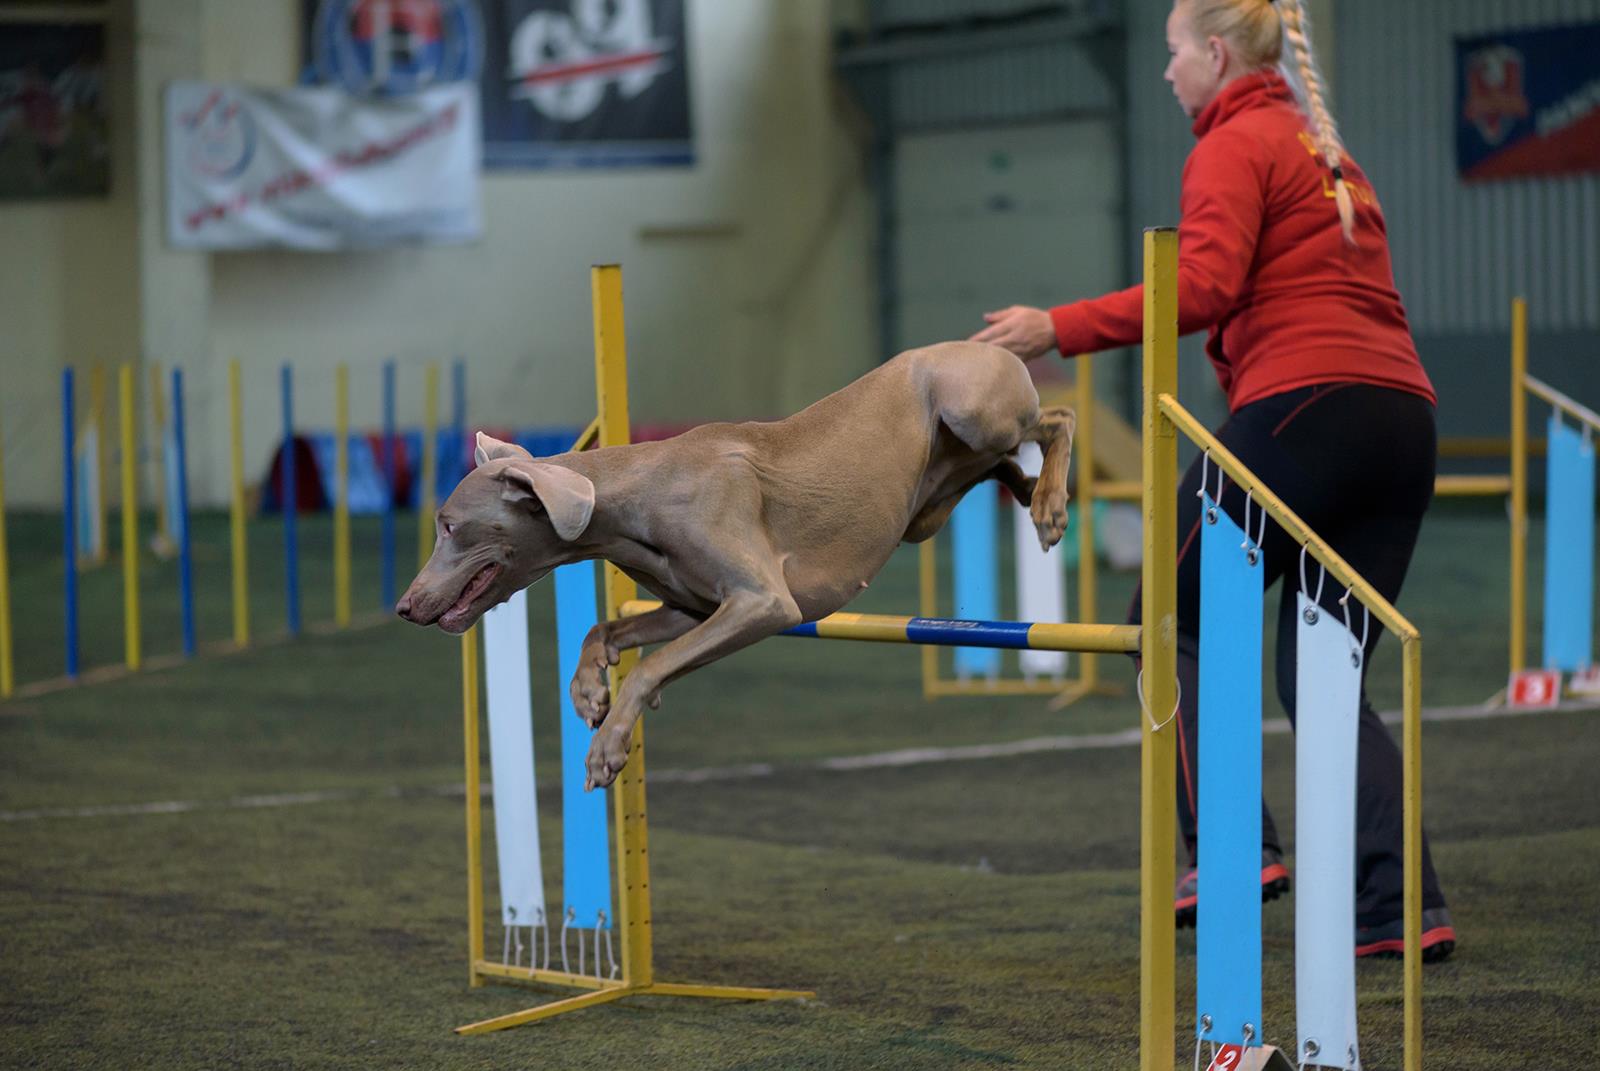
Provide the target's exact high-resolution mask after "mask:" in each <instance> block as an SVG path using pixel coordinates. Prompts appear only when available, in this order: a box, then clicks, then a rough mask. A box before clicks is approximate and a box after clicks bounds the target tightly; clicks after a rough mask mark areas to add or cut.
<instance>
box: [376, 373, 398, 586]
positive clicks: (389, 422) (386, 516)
mask: <svg viewBox="0 0 1600 1071" xmlns="http://www.w3.org/2000/svg"><path fill="white" fill-rule="evenodd" d="M399 449H400V444H399V442H397V441H396V440H395V437H394V362H393V361H384V362H383V578H382V582H381V584H380V585H379V586H380V588H381V590H380V591H379V594H378V598H379V599H380V600H381V602H382V604H383V609H384V610H385V611H388V610H389V609H390V608H391V607H392V606H394V493H395V453H396V452H397V451H398V450H399Z"/></svg>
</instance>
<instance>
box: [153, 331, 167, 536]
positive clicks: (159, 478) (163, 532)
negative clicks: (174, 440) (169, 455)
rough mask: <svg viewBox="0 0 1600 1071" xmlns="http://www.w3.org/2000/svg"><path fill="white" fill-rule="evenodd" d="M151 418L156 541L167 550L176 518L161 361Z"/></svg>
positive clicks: (155, 378) (155, 365)
mask: <svg viewBox="0 0 1600 1071" xmlns="http://www.w3.org/2000/svg"><path fill="white" fill-rule="evenodd" d="M150 416H151V418H152V420H153V422H154V424H155V437H154V439H153V441H152V442H151V444H150V463H151V466H152V467H153V468H154V469H155V485H156V542H157V544H158V545H159V546H160V547H162V548H163V553H164V552H165V548H167V547H169V546H170V545H171V542H172V519H171V518H170V517H168V516H167V469H166V452H167V404H166V395H165V394H163V393H162V390H161V362H160V361H152V362H150Z"/></svg>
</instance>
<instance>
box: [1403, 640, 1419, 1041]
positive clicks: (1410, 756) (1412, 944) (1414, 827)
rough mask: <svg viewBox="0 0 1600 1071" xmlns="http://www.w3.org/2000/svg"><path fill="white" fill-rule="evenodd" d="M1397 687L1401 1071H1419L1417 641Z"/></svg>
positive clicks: (1406, 646)
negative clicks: (1400, 718) (1400, 716)
mask: <svg viewBox="0 0 1600 1071" xmlns="http://www.w3.org/2000/svg"><path fill="white" fill-rule="evenodd" d="M1400 654H1401V658H1402V660H1403V665H1402V668H1401V674H1402V679H1401V687H1402V689H1403V690H1404V693H1405V695H1404V705H1405V710H1404V713H1405V727H1404V729H1403V731H1402V734H1401V745H1402V750H1403V756H1404V758H1403V761H1404V763H1405V773H1404V775H1403V780H1402V789H1401V791H1402V795H1403V797H1404V804H1403V814H1402V820H1403V821H1404V823H1405V833H1404V836H1403V838H1402V850H1403V852H1404V855H1405V859H1404V866H1405V870H1404V879H1403V888H1404V891H1405V898H1406V905H1405V912H1404V916H1403V917H1404V920H1405V960H1404V963H1403V967H1402V969H1403V971H1404V974H1405V990H1404V999H1405V1054H1404V1056H1405V1071H1422V640H1421V638H1420V637H1418V636H1414V635H1413V636H1408V637H1406V638H1404V639H1403V640H1402V641H1401V652H1400Z"/></svg>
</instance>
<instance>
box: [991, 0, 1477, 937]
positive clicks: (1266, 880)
mask: <svg viewBox="0 0 1600 1071" xmlns="http://www.w3.org/2000/svg"><path fill="white" fill-rule="evenodd" d="M1285 46H1287V48H1288V50H1289V51H1291V52H1292V54H1293V55H1292V64H1284V65H1283V66H1284V70H1285V71H1289V72H1290V73H1292V75H1293V78H1294V81H1295V82H1296V83H1297V85H1296V86H1295V87H1294V88H1291V84H1290V82H1289V81H1288V80H1287V79H1286V78H1285V76H1284V74H1283V73H1280V70H1279V64H1280V60H1281V59H1282V54H1283V52H1284V51H1285ZM1167 47H1168V50H1169V51H1170V53H1171V55H1172V60H1171V63H1170V64H1169V65H1168V67H1167V72H1166V79H1167V81H1168V82H1170V83H1171V84H1172V89H1173V94H1174V95H1175V96H1176V97H1177V98H1178V103H1179V104H1180V105H1182V107H1183V109H1184V111H1185V112H1186V113H1187V114H1188V115H1189V116H1190V117H1191V118H1192V119H1193V120H1194V133H1195V137H1196V138H1198V139H1199V140H1198V142H1197V143H1196V144H1195V147H1194V149H1193V151H1192V152H1191V153H1190V154H1189V159H1188V162H1187V163H1186V164H1185V165H1184V169H1183V191H1182V199H1181V208H1182V219H1181V222H1180V225H1179V228H1178V244H1179V267H1178V272H1179V274H1178V317H1179V329H1180V330H1181V331H1184V332H1189V331H1196V330H1199V329H1201V328H1206V329H1208V330H1209V337H1208V339H1207V345H1206V351H1207V353H1208V354H1209V356H1210V358H1211V362H1212V365H1213V366H1214V367H1215V369H1216V373H1217V378H1218V379H1219V380H1220V381H1221V383H1222V388H1223V390H1224V391H1225V392H1226V393H1227V397H1228V408H1229V413H1230V415H1229V417H1228V420H1227V421H1226V422H1225V423H1224V424H1223V426H1222V427H1221V428H1220V429H1218V432H1217V435H1218V437H1219V438H1220V439H1221V440H1222V442H1223V443H1224V445H1226V446H1227V447H1228V449H1230V450H1231V451H1233V453H1234V454H1235V455H1237V456H1238V457H1239V459H1240V460H1241V461H1243V462H1244V463H1245V464H1246V465H1248V466H1249V467H1250V468H1251V469H1252V470H1253V471H1255V472H1256V474H1257V475H1259V476H1260V477H1261V478H1262V479H1263V480H1264V481H1265V482H1266V483H1267V485H1268V486H1270V487H1272V488H1273V490H1274V491H1276V492H1277V493H1278V494H1279V495H1280V496H1281V497H1282V498H1283V500H1284V501H1285V503H1287V504H1288V506H1289V507H1290V508H1291V509H1293V510H1294V511H1295V512H1296V513H1297V514H1299V515H1300V517H1301V518H1303V519H1304V520H1305V521H1306V522H1307V523H1309V524H1310V525H1311V527H1312V528H1313V529H1315V530H1316V531H1317V532H1318V533H1320V534H1321V535H1322V536H1323V537H1324V538H1326V539H1327V540H1328V541H1329V542H1330V543H1331V544H1332V545H1333V548H1334V549H1335V550H1336V551H1338V552H1339V554H1340V555H1342V556H1343V557H1344V559H1345V560H1346V561H1348V562H1349V563H1350V564H1351V566H1353V567H1354V568H1355V569H1356V571H1357V572H1359V573H1360V574H1361V575H1362V576H1364V577H1366V579H1367V580H1368V581H1370V582H1371V583H1372V584H1373V585H1374V586H1375V587H1376V588H1377V589H1378V591H1380V592H1381V593H1382V594H1383V595H1384V597H1385V598H1387V599H1389V600H1391V601H1393V600H1394V599H1395V598H1396V597H1397V596H1398V595H1399V592H1400V586H1401V582H1402V581H1403V580H1404V578H1405V573H1406V568H1407V566H1408V565H1409V564H1410V561H1411V555H1412V551H1413V550H1414V549H1415V546H1416V540H1417V532H1418V529H1419V528H1420V526H1421V523H1422V515H1423V513H1424V512H1425V511H1426V510H1427V507H1428V503H1429V501H1430V499H1431V498H1432V495H1433V482H1434V465H1435V458H1436V443H1435V431H1434V404H1435V398H1434V393H1433V387H1432V385H1431V384H1430V383H1429V381H1428V377H1427V374H1426V373H1425V372H1424V371H1423V369H1422V364H1421V362H1420V361H1419V360H1418V359H1417V353H1416V349H1415V347H1414V346H1413V344H1412V341H1411V333H1410V328H1409V327H1408V325H1407V323H1406V315H1405V309H1404V307H1403V306H1402V305H1401V302H1400V296H1399V294H1398V293H1397V292H1396V290H1395V285H1394V275H1393V270H1392V269H1391V267H1390V263H1389V249H1388V242H1387V237H1386V232H1385V226H1384V220H1383V213H1382V211H1381V210H1380V208H1379V206H1378V200H1377V197H1376V195H1375V194H1374V193H1373V191H1372V187H1371V186H1370V184H1368V182H1367V179H1366V176H1365V175H1364V174H1362V172H1361V169H1360V168H1359V167H1357V166H1356V164H1355V162H1354V161H1352V160H1351V159H1349V157H1348V156H1347V155H1346V154H1345V151H1344V147H1343V145H1342V144H1341V143H1340V140H1339V135H1338V132H1337V130H1336V129H1335V127H1334V124H1333V119H1332V117H1331V116H1330V115H1329V113H1328V109H1327V105H1326V103H1325V100H1324V93H1323V88H1322V81H1321V78H1320V76H1319V74H1318V72H1317V68H1316V64H1315V62H1314V60H1313V59H1312V55H1311V44H1310V41H1309V39H1308V36H1307V30H1306V19H1305V13H1304V11H1303V9H1302V7H1301V3H1300V0H1277V2H1272V0H1177V3H1176V4H1175V6H1174V7H1173V10H1172V14H1171V16H1170V17H1169V18H1168V20H1167ZM1297 93H1298V97H1299V101H1300V103H1299V104H1298V105H1297V102H1296V96H1297ZM1142 313H1143V294H1142V288H1141V287H1137V286H1136V287H1132V288H1131V289H1128V290H1123V291H1120V292H1118V293H1114V294H1108V295H1106V296H1104V297H1101V298H1096V299H1093V300H1089V301H1079V302H1075V303H1073V304H1069V305H1061V306H1058V307H1056V308H1053V309H1050V310H1044V309H1035V308H1028V307H1023V306H1012V307H1011V308H1007V309H1002V310H1000V311H998V312H992V313H989V314H987V315H986V316H985V317H984V319H985V320H986V321H987V322H988V325H989V326H988V327H986V328H985V329H984V330H982V331H979V332H978V333H977V334H975V335H974V336H973V337H974V338H975V339H978V340H981V341H986V342H993V343H996V344H998V345H1002V346H1005V347H1006V348H1008V349H1010V350H1012V351H1013V352H1015V353H1017V354H1018V355H1019V356H1021V357H1023V358H1024V359H1030V360H1031V359H1033V358H1035V357H1039V356H1041V355H1043V354H1044V353H1047V352H1048V351H1049V350H1050V349H1052V348H1054V349H1057V350H1059V351H1060V352H1061V353H1062V354H1063V355H1065V356H1072V355H1074V354H1078V353H1086V352H1092V351H1095V350H1102V349H1109V348H1112V347H1117V346H1127V345H1132V344H1133V343H1135V342H1137V341H1138V340H1139V339H1140V338H1141V335H1142V330H1143V325H1142ZM1200 475H1201V474H1200V463H1199V462H1198V461H1197V462H1196V464H1195V465H1194V466H1191V467H1190V469H1189V471H1188V473H1187V474H1186V476H1185V477H1184V481H1183V485H1182V488H1181V490H1180V492H1179V496H1178V501H1179V517H1178V521H1179V525H1178V538H1179V540H1180V547H1179V552H1178V630H1179V637H1178V639H1179V644H1178V676H1179V683H1180V685H1181V687H1182V695H1183V696H1185V697H1196V696H1198V695H1199V694H1200V688H1199V686H1198V683H1197V658H1196V655H1197V652H1198V636H1197V634H1196V630H1197V628H1198V619H1199V586H1200V584H1199V571H1200V567H1199V556H1200V555H1199V547H1198V545H1197V541H1196V535H1197V533H1198V532H1199V526H1200V502H1199V499H1198V498H1197V497H1196V492H1197V491H1198V490H1199V486H1200ZM1224 504H1225V508H1226V509H1227V511H1228V512H1229V514H1230V515H1231V516H1233V518H1234V520H1235V522H1240V521H1242V512H1243V505H1244V496H1243V495H1241V494H1238V493H1237V492H1236V491H1235V492H1234V493H1233V494H1229V495H1224ZM1265 551H1266V554H1265V564H1266V566H1267V569H1268V573H1267V583H1268V584H1271V583H1272V582H1273V581H1274V580H1275V579H1276V578H1277V577H1279V576H1283V577H1285V580H1284V590H1283V592H1282V601H1281V603H1280V606H1279V614H1278V648H1277V651H1278V665H1277V678H1278V694H1279V697H1280V699H1281V700H1282V701H1283V705H1284V707H1285V709H1286V710H1287V711H1288V713H1289V717H1290V719H1291V720H1293V718H1294V687H1295V686H1294V680H1295V632H1296V625H1295V610H1296V595H1297V593H1298V590H1299V577H1298V564H1299V548H1298V547H1297V546H1296V545H1295V543H1294V541H1293V540H1291V539H1290V538H1289V536H1288V535H1286V534H1285V533H1284V532H1283V531H1282V530H1281V529H1279V528H1278V527H1277V526H1276V525H1269V526H1268V535H1267V540H1266V546H1265ZM1341 594H1342V592H1340V591H1327V592H1325V593H1324V599H1323V601H1324V603H1325V604H1326V606H1327V609H1328V610H1329V611H1330V612H1332V613H1334V614H1336V615H1338V614H1342V610H1341V609H1340V607H1339V606H1338V605H1337V599H1338V598H1339V596H1340V595H1341ZM1139 605H1140V602H1139V597H1138V596H1137V595H1135V597H1134V602H1133V611H1132V614H1133V620H1135V621H1137V620H1138V613H1139ZM1379 634H1381V630H1379V629H1374V630H1372V635H1371V636H1370V638H1369V639H1368V641H1367V652H1366V653H1367V656H1368V660H1369V661H1370V656H1371V652H1372V649H1373V647H1374V646H1375V645H1376V643H1377V639H1378V635H1379ZM1363 669H1364V666H1363ZM1177 725H1178V729H1179V753H1180V758H1181V777H1180V779H1179V785H1178V812H1179V819H1180V824H1181V826H1182V829H1183V833H1184V837H1185V840H1186V841H1187V844H1188V848H1189V853H1190V861H1191V866H1190V869H1189V871H1188V873H1187V874H1185V875H1184V876H1183V878H1182V879H1181V880H1180V881H1179V883H1178V890H1177V897H1176V903H1175V905H1174V906H1175V909H1176V910H1177V912H1178V917H1179V921H1180V923H1182V924H1186V923H1188V922H1191V921H1192V920H1193V919H1194V916H1195V906H1196V891H1197V888H1198V883H1197V881H1196V876H1195V871H1194V868H1193V862H1194V860H1195V857H1196V854H1195V836H1196V834H1195V804H1196V792H1197V789H1196V769H1197V766H1196V761H1197V758H1198V756H1197V754H1196V748H1195V741H1196V711H1195V704H1194V702H1193V701H1192V700H1191V699H1185V700H1184V702H1183V703H1182V704H1181V709H1180V712H1179V717H1178V719H1177ZM1357 762H1358V774H1357V779H1358V786H1357V821H1356V838H1357V840H1356V853H1357V864H1356V865H1357V870H1356V879H1357V884H1358V889H1357V902H1356V913H1357V919H1356V924H1357V934H1356V950H1355V951H1356V954H1357V955H1374V954H1394V953H1397V952H1399V951H1400V950H1401V948H1402V947H1403V941H1402V936H1403V934H1402V929H1401V917H1402V915H1403V899H1402V861H1401V860H1402V856H1401V841H1402V826H1401V816H1402V806H1401V780H1402V770H1401V757H1400V751H1399V749H1398V748H1396V747H1395V744H1394V740H1393V738H1392V737H1391V736H1390V735H1389V732H1388V730H1387V729H1385V728H1384V726H1383V723H1382V722H1381V721H1380V720H1379V719H1378V715H1377V713H1376V712H1375V711H1374V710H1373V708H1372V705H1371V704H1370V703H1369V702H1368V700H1367V697H1366V693H1365V689H1363V692H1362V697H1361V728H1360V743H1359V753H1358V759H1357ZM1263 811H1264V821H1263V845H1262V869H1261V883H1262V896H1263V899H1269V900H1270V899H1273V898H1275V897H1276V896H1277V895H1279V894H1280V893H1282V892H1284V891H1286V890H1287V889H1288V884H1289V882H1288V871H1287V870H1286V869H1285V868H1284V866H1283V861H1282V853H1281V848H1280V844H1279V840H1278V835H1277V831H1276V829H1275V828H1274V826H1273V823H1272V818H1271V815H1270V814H1266V813H1265V807H1263ZM1423 909H1424V910H1423V939H1422V943H1423V957H1424V959H1425V960H1430V961H1431V960H1439V959H1443V958H1444V957H1446V956H1448V955H1449V954H1450V953H1451V951H1453V949H1454V947H1455V941H1456V935H1455V931H1454V929H1453V928H1452V926H1451V922H1450V916H1449V912H1448V911H1447V909H1446V908H1445V902H1444V897H1443V895H1442V894H1441V893H1440V891H1439V883H1438V879H1437V877H1436V876H1435V874H1434V870H1433V864H1432V860H1431V858H1430V857H1429V854H1428V853H1427V850H1426V846H1424V857H1423Z"/></svg>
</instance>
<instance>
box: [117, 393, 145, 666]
mask: <svg viewBox="0 0 1600 1071" xmlns="http://www.w3.org/2000/svg"><path fill="white" fill-rule="evenodd" d="M117 401H118V417H119V422H120V425H121V426H120V428H119V429H118V430H119V431H121V433H122V645H123V660H124V661H125V662H126V663H127V666H128V668H129V669H131V670H137V669H138V668H139V665H140V662H141V661H142V658H141V647H142V644H141V642H140V636H139V481H138V471H137V466H138V460H139V459H138V455H137V451H136V444H137V439H136V438H135V433H134V426H133V414H134V405H133V365H131V364H124V365H123V366H122V367H120V368H118V369H117Z"/></svg>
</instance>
